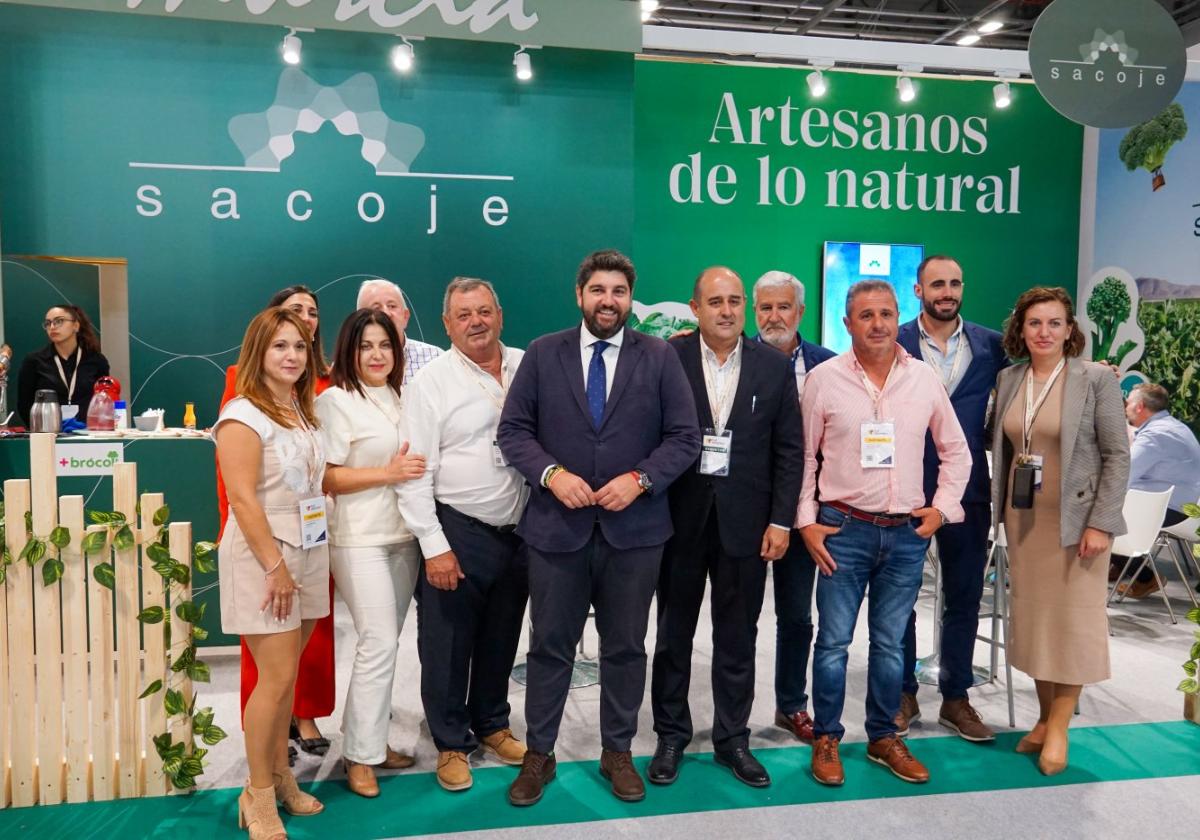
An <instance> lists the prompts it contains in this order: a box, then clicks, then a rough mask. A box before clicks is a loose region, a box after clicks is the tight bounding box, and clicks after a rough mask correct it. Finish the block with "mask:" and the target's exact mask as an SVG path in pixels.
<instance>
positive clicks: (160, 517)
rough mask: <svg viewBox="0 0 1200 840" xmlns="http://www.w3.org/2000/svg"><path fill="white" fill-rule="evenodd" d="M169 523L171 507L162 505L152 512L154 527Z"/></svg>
mask: <svg viewBox="0 0 1200 840" xmlns="http://www.w3.org/2000/svg"><path fill="white" fill-rule="evenodd" d="M169 521H171V506H170V505H163V506H162V507H160V508H159V509H158V510H156V511H154V525H155V527H161V526H163V525H166V524H167V523H168V522H169Z"/></svg>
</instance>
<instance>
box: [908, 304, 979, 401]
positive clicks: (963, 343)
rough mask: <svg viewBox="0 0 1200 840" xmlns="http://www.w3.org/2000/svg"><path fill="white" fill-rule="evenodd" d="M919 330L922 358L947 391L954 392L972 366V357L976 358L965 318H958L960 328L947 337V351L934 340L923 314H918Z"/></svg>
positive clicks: (948, 392)
mask: <svg viewBox="0 0 1200 840" xmlns="http://www.w3.org/2000/svg"><path fill="white" fill-rule="evenodd" d="M917 330H918V333H919V336H918V341H917V343H918V345H919V346H920V348H921V358H922V359H924V360H925V361H926V362H928V363H929V364H930V365H931V366H932V367H933V369H934V371H936V372H937V375H938V377H939V378H940V379H941V380H942V384H944V385H945V386H946V393H947V394H953V393H954V389H955V388H957V387H958V384H959V383H960V382H962V378H963V376H964V375H965V374H966V372H967V368H969V367H970V366H971V359H973V358H974V356H973V355H972V353H971V342H970V341H968V340H967V337H966V335H965V334H964V333H963V319H962V318H961V317H960V318H959V319H958V328H957V329H955V330H954V333H953V334H952V335H951V336H950V337H949V338H948V339H946V352H945V353H943V352H942V351H941V349H940V348H939V347H938V344H937V342H936V341H934V340H933V336H931V335H930V334H929V333H928V331H926V329H925V322H924V321H923V320H922V316H917Z"/></svg>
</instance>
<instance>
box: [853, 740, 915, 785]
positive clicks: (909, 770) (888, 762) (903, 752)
mask: <svg viewBox="0 0 1200 840" xmlns="http://www.w3.org/2000/svg"><path fill="white" fill-rule="evenodd" d="M867 758H869V759H871V761H874V762H875V763H876V764H882V765H883V766H884V767H886V768H887V769H889V770H891V771H892V772H893V773H895V774H896V776H898V777H899V778H901V779H903V780H904V781H906V782H913V783H915V784H921V783H922V782H928V781H929V771H928V770H926V769H925V765H924V764H922V763H921V762H919V761H917V759H916V758H915V757H914V756H913V754H912V753H910V752H909V751H908V745H907V744H905V743H904V741H903V740H902V739H901V738H900V737H899V736H897V735H888V736H887V737H886V738H880V739H878V740H876V741H872V742H871V743H870V744H868V745H867Z"/></svg>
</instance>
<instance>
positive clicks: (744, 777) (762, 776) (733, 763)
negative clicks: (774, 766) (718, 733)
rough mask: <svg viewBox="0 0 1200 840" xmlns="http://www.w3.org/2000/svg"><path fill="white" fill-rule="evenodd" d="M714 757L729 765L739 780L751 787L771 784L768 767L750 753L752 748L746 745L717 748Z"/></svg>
mask: <svg viewBox="0 0 1200 840" xmlns="http://www.w3.org/2000/svg"><path fill="white" fill-rule="evenodd" d="M713 759H714V760H715V761H716V762H717V764H721V765H723V766H725V767H728V768H729V769H730V770H732V771H733V775H735V776H737V778H738V781H741V782H744V783H745V784H748V785H750V787H767V786H768V785H769V784H771V777H770V776H768V775H767V768H765V767H763V766H762V765H761V764H759V763H758V759H757V758H755V757H754V756H753V755H751V754H750V750H748V749H746V748H745V747H735V748H734V749H732V750H717V751H716V752H715V753H713Z"/></svg>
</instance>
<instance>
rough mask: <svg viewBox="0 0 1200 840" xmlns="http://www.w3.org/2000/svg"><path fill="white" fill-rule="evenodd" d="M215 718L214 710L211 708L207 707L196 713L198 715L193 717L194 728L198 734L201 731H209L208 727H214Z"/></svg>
mask: <svg viewBox="0 0 1200 840" xmlns="http://www.w3.org/2000/svg"><path fill="white" fill-rule="evenodd" d="M213 717H214V714H213V710H212V709H211V708H210V707H208V706H205V707H204V708H203V709H201V710H200V711H198V712H196V714H195V715H194V716H193V717H192V727H193V728H194V729H195V730H196V731H197V732H199V731H200V730H201V729H207V728H208V727H210V726H212V722H213Z"/></svg>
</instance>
